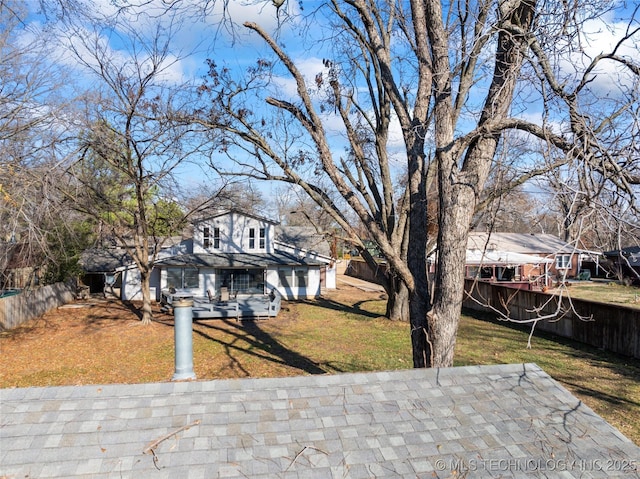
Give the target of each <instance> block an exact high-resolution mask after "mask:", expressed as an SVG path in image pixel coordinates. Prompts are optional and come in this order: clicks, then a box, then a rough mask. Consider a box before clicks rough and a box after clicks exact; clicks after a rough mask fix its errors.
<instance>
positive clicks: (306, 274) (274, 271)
mask: <svg viewBox="0 0 640 479" xmlns="http://www.w3.org/2000/svg"><path fill="white" fill-rule="evenodd" d="M311 236H313V235H302V234H300V232H299V231H296V234H291V231H290V229H288V228H287V227H283V226H281V225H279V224H278V223H277V222H275V221H272V220H270V219H267V218H263V217H259V216H256V215H252V214H246V213H242V212H239V211H235V210H230V211H224V212H221V213H219V214H215V215H213V216H210V217H207V218H203V219H200V220H198V221H196V222H194V224H193V238H192V239H191V240H190V241H186V242H183V244H181V245H178V246H174V247H172V248H168V249H167V250H163V251H162V252H161V254H160V255H159V259H158V260H157V261H156V263H155V265H154V271H153V273H152V276H151V289H152V298H155V299H156V300H160V296H161V292H162V291H167V290H176V291H180V292H182V293H184V294H188V295H190V296H193V297H202V298H206V297H208V296H217V295H219V294H220V292H221V291H222V290H223V289H224V291H226V292H229V293H230V294H231V295H251V294H253V295H260V294H268V293H269V292H271V291H272V290H274V289H275V290H276V291H277V292H278V293H280V295H281V296H282V298H283V299H303V298H313V297H317V296H319V295H320V293H321V291H322V289H324V288H327V289H335V287H336V269H335V260H334V259H333V258H331V257H330V254H329V248H328V244H327V243H326V241H320V242H315V244H313V242H311V241H310V237H311ZM316 236H317V235H316ZM292 239H293V240H294V241H298V243H296V244H291V243H287V242H285V241H286V240H289V241H290V240H292ZM301 243H302V244H301ZM312 248H313V249H312ZM139 278H140V274H139V272H138V271H137V269H136V268H135V267H133V266H127V267H124V268H122V294H121V297H122V299H123V300H134V299H140V297H141V291H140V280H139Z"/></svg>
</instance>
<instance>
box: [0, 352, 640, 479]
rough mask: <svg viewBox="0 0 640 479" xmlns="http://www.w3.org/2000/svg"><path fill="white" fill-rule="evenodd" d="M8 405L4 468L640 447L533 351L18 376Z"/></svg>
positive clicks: (543, 471) (21, 471) (242, 463)
mask: <svg viewBox="0 0 640 479" xmlns="http://www.w3.org/2000/svg"><path fill="white" fill-rule="evenodd" d="M311 367H313V365H309V366H308V368H309V369H310V368H311ZM0 412H1V414H2V419H3V425H2V434H0V451H2V453H1V455H0V457H1V458H2V473H3V474H5V475H6V476H7V477H26V476H29V477H45V476H46V477H51V478H68V477H73V476H81V477H150V478H153V477H184V478H187V477H251V478H273V477H286V478H291V479H293V478H300V479H306V478H309V477H315V478H328V477H351V478H364V477H389V478H391V477H407V478H409V477H413V478H415V477H452V476H457V475H460V476H461V477H464V476H465V475H466V474H465V473H464V471H468V472H470V471H474V472H471V473H470V476H469V477H528V476H536V477H566V478H578V477H585V476H587V477H611V476H616V477H622V476H623V475H624V476H625V477H627V476H634V477H635V472H636V471H635V467H637V459H638V458H639V457H640V447H638V446H636V445H635V444H633V443H632V442H631V441H630V440H629V439H627V438H626V437H624V436H623V435H622V434H621V433H620V432H619V431H617V430H616V429H615V428H613V427H612V426H611V425H610V424H608V423H607V422H606V421H604V420H603V419H602V418H601V417H600V416H598V415H597V414H596V413H594V412H593V410H591V409H590V408H589V407H587V406H585V404H584V403H583V402H582V401H580V400H579V399H578V398H576V397H575V396H573V395H572V394H571V393H570V392H569V391H567V390H566V389H565V388H564V387H563V386H562V385H560V384H559V383H558V382H557V381H555V380H554V379H553V378H551V377H550V376H549V375H548V374H546V373H545V372H544V371H543V370H542V369H540V368H539V367H538V366H536V365H535V364H506V365H494V366H466V367H457V368H435V369H406V370H399V371H389V372H368V373H352V374H337V375H331V374H308V375H305V376H294V377H283V378H264V379H259V378H248V379H230V380H215V381H190V382H183V381H174V382H165V383H149V384H108V385H100V386H97V385H87V386H62V387H31V388H10V389H3V390H2V401H0ZM167 438H169V440H163V439H167ZM456 465H457V466H456ZM607 465H610V466H611V467H612V469H610V470H603V469H604V468H606V467H607ZM614 465H615V467H616V468H615V469H613V466H614ZM461 468H464V469H461Z"/></svg>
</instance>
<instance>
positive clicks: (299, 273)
mask: <svg viewBox="0 0 640 479" xmlns="http://www.w3.org/2000/svg"><path fill="white" fill-rule="evenodd" d="M296 286H297V287H298V288H306V287H307V270H306V269H297V270H296Z"/></svg>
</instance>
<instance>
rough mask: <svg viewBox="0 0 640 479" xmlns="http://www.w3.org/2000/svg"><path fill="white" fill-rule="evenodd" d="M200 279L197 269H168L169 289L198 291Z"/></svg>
mask: <svg viewBox="0 0 640 479" xmlns="http://www.w3.org/2000/svg"><path fill="white" fill-rule="evenodd" d="M199 287H200V278H199V274H198V270H197V269H196V268H167V288H176V289H196V288H199Z"/></svg>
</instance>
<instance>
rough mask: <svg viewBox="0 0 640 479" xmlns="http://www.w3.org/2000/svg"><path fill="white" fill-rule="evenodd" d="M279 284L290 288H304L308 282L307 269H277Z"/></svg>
mask: <svg viewBox="0 0 640 479" xmlns="http://www.w3.org/2000/svg"><path fill="white" fill-rule="evenodd" d="M278 280H279V283H280V286H282V287H284V288H287V289H290V288H306V287H307V286H308V284H309V271H307V270H306V269H293V270H292V269H291V268H282V269H279V270H278Z"/></svg>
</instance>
